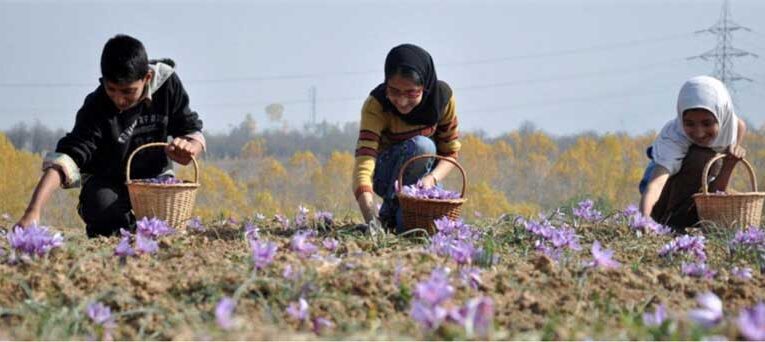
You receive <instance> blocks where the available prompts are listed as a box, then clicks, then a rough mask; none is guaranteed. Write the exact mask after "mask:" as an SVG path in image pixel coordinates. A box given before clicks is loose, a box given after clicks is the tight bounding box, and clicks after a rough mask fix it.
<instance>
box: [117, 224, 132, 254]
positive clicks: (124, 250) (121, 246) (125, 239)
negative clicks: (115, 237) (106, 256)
mask: <svg viewBox="0 0 765 342" xmlns="http://www.w3.org/2000/svg"><path fill="white" fill-rule="evenodd" d="M120 234H122V239H120V243H118V244H117V247H115V248H114V255H116V256H118V257H121V258H126V257H129V256H134V255H135V250H134V249H133V247H131V246H130V237H131V236H132V234H130V232H129V231H127V230H124V229H120Z"/></svg>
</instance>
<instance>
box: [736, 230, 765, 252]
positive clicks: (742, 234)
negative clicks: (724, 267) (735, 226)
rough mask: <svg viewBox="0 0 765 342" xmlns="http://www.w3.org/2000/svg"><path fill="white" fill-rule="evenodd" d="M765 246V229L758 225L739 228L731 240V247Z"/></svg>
mask: <svg viewBox="0 0 765 342" xmlns="http://www.w3.org/2000/svg"><path fill="white" fill-rule="evenodd" d="M763 246H765V231H763V230H762V229H760V228H757V227H749V228H747V229H745V230H738V231H737V232H736V234H735V235H734V236H733V239H731V240H730V247H731V249H734V250H735V249H740V248H746V247H763Z"/></svg>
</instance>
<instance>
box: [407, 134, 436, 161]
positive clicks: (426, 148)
mask: <svg viewBox="0 0 765 342" xmlns="http://www.w3.org/2000/svg"><path fill="white" fill-rule="evenodd" d="M410 141H411V142H412V144H414V151H415V155H418V156H419V155H423V154H435V153H436V144H435V143H434V142H433V140H432V139H430V138H428V137H425V136H422V135H418V136H416V137H413V138H412V139H411V140H410Z"/></svg>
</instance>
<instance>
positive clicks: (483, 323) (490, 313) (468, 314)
mask: <svg viewBox="0 0 765 342" xmlns="http://www.w3.org/2000/svg"><path fill="white" fill-rule="evenodd" d="M449 316H450V318H452V319H453V320H455V321H456V322H457V323H458V324H460V325H462V326H463V327H464V328H465V334H467V337H468V338H472V337H473V336H482V337H485V336H487V335H488V334H489V329H491V323H492V320H493V319H494V301H492V300H491V298H489V297H480V298H473V299H471V300H469V301H468V302H467V303H466V304H465V306H464V307H462V308H460V309H459V310H456V311H454V312H452V313H451V314H450V315H449Z"/></svg>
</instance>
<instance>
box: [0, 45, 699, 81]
mask: <svg viewBox="0 0 765 342" xmlns="http://www.w3.org/2000/svg"><path fill="white" fill-rule="evenodd" d="M691 35H692V33H682V34H674V35H667V36H659V37H653V38H646V39H635V40H629V41H622V42H614V43H608V44H598V45H592V46H588V47H583V48H576V49H563V50H553V51H547V52H540V53H533V54H524V55H515V56H505V57H498V58H491V59H478V60H469V61H455V62H442V63H438V67H439V68H448V67H460V66H472V65H482V64H498V63H505V62H510V61H516V60H523V59H532V58H542V57H560V56H568V55H573V54H582V53H588V52H600V51H607V50H614V49H623V48H631V47H635V46H640V45H644V44H649V43H654V42H662V41H669V40H677V39H682V38H687V37H689V36H691ZM378 73H380V74H381V73H382V71H381V70H358V71H336V72H324V73H296V74H282V75H267V76H243V77H227V78H203V79H187V80H184V81H183V82H184V83H189V84H223V83H242V82H261V81H280V80H297V79H321V78H335V77H348V76H357V75H366V74H378ZM95 86H96V83H95V82H92V83H91V82H2V83H0V88H86V87H87V88H90V87H95Z"/></svg>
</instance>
